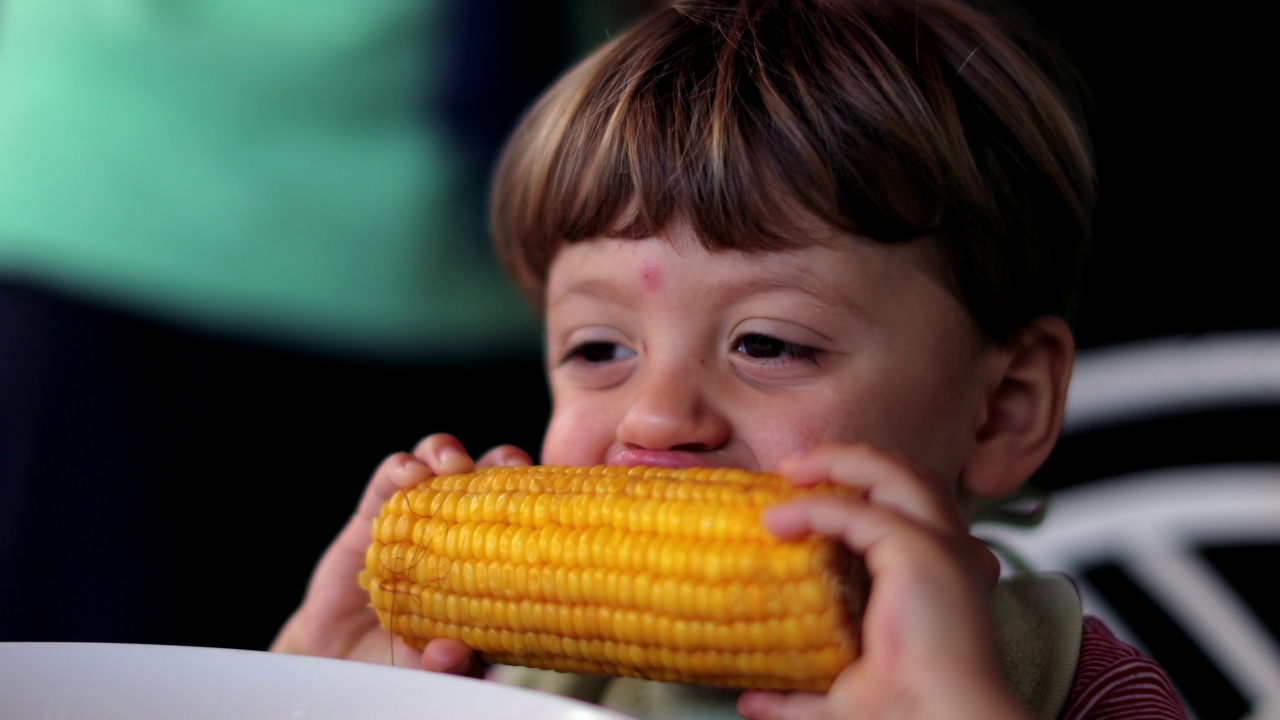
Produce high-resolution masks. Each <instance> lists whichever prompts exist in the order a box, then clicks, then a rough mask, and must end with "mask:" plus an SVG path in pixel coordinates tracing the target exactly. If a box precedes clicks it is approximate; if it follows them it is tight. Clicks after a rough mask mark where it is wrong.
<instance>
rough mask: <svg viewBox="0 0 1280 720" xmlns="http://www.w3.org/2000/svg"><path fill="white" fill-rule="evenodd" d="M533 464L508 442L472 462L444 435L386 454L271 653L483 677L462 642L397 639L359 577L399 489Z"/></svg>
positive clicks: (460, 447) (317, 569) (322, 559)
mask: <svg viewBox="0 0 1280 720" xmlns="http://www.w3.org/2000/svg"><path fill="white" fill-rule="evenodd" d="M531 462H532V461H531V460H530V457H529V455H528V454H527V453H525V452H524V451H523V450H520V449H519V448H516V447H514V446H510V445H504V446H500V447H497V448H494V449H493V450H490V451H489V452H488V453H486V454H485V455H484V456H483V457H481V458H480V460H479V461H478V462H473V461H472V459H471V457H470V456H469V455H467V453H466V450H465V449H464V448H463V446H462V444H461V443H460V442H459V441H458V440H457V439H456V438H454V437H453V436H451V435H446V434H435V435H431V436H428V437H427V438H425V439H423V440H422V441H421V442H420V443H418V445H417V447H415V448H414V451H413V452H412V453H406V452H400V453H395V454H393V455H391V456H389V457H387V458H386V459H385V460H384V461H383V462H382V463H381V465H379V466H378V469H377V471H376V472H374V474H373V478H372V479H371V480H370V481H369V484H368V486H366V488H365V491H364V495H363V497H361V499H360V504H359V506H358V507H357V508H356V512H355V513H354V514H353V515H352V516H351V519H350V520H349V521H348V522H347V524H346V526H345V527H343V528H342V530H341V532H339V533H338V536H337V537H336V538H335V539H334V541H333V543H332V544H330V545H329V547H328V548H327V549H326V550H325V552H324V555H322V556H321V558H320V561H319V563H318V564H317V565H316V568H315V571H314V572H313V573H312V576H311V580H310V582H309V583H308V585H307V590H306V594H305V595H304V597H303V601H302V604H301V605H300V606H299V607H298V609H297V610H295V611H294V612H293V614H292V615H291V616H290V617H289V619H288V620H287V621H285V624H284V626H283V627H282V628H281V630H280V632H279V634H278V635H277V636H276V638H275V640H274V641H272V643H271V647H270V650H271V651H272V652H282V653H292V654H298V655H318V656H322V657H335V658H345V659H349V660H362V661H365V662H376V663H384V664H394V665H396V666H398V667H421V668H423V669H426V670H434V671H437V672H449V673H454V674H467V675H475V676H479V675H480V674H481V669H482V668H481V666H480V664H479V663H478V662H477V661H476V659H475V658H474V656H473V655H472V653H471V651H470V650H468V649H467V648H466V646H464V645H462V644H460V643H457V642H454V641H450V640H437V641H433V642H432V643H431V644H430V645H428V646H427V648H426V650H425V651H418V650H414V649H412V648H410V647H409V646H408V645H406V644H405V643H404V641H403V640H402V639H400V638H399V637H395V638H393V637H392V636H391V633H389V632H388V631H387V630H386V629H384V628H383V627H382V625H381V624H380V623H379V622H378V618H377V615H376V614H375V613H374V612H373V610H371V609H370V608H369V594H368V592H366V591H365V590H364V589H362V588H361V587H360V585H359V583H358V580H357V579H358V577H359V575H360V572H361V570H363V569H364V566H365V552H366V551H367V550H368V548H369V543H370V537H371V528H372V525H373V519H374V518H375V517H377V515H378V513H379V511H380V510H381V509H382V505H383V504H384V503H386V502H387V501H388V500H390V499H391V497H392V496H393V495H394V494H395V493H396V492H397V491H399V490H401V489H403V488H407V487H411V486H413V485H417V484H418V483H421V482H423V481H425V480H427V479H428V478H430V477H432V476H433V475H438V474H447V473H461V472H470V471H472V470H473V469H475V468H476V467H484V466H489V465H528V464H530V463H531Z"/></svg>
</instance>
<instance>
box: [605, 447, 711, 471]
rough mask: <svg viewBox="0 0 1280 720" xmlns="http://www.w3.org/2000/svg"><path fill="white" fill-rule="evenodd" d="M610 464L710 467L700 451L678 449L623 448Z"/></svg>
mask: <svg viewBox="0 0 1280 720" xmlns="http://www.w3.org/2000/svg"><path fill="white" fill-rule="evenodd" d="M609 464H610V465H648V466H650V467H665V468H686V467H710V466H711V464H712V463H709V462H708V461H707V459H706V458H705V457H703V456H701V455H699V454H698V453H691V452H684V451H678V450H623V451H622V452H620V453H618V454H617V455H614V456H613V458H612V459H611V460H609Z"/></svg>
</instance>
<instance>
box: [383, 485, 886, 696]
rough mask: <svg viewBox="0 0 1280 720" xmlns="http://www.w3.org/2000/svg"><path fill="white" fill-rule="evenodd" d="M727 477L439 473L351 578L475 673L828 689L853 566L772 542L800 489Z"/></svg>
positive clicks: (861, 579)
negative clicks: (456, 649)
mask: <svg viewBox="0 0 1280 720" xmlns="http://www.w3.org/2000/svg"><path fill="white" fill-rule="evenodd" d="M825 491H830V492H839V491H841V490H840V489H839V488H831V487H822V488H816V489H815V488H810V489H801V488H796V487H795V486H793V485H791V484H790V483H788V482H786V481H785V480H783V479H782V478H781V477H779V476H777V475H774V474H771V473H759V472H748V471H744V470H735V469H726V468H718V469H713V468H688V469H680V470H674V469H668V468H653V467H616V466H595V467H571V466H533V467H523V468H493V469H489V470H483V471H480V472H476V473H468V474H465V475H452V476H439V477H435V478H432V479H431V480H429V481H427V482H425V483H423V484H422V485H421V486H419V487H417V488H412V489H410V490H408V491H405V492H401V493H398V494H397V495H396V496H395V497H394V498H392V500H391V501H389V502H388V503H387V504H386V506H385V507H384V508H383V512H382V514H381V516H380V517H378V518H377V519H376V520H375V522H374V525H373V542H372V543H371V545H370V547H369V551H368V555H367V557H366V569H365V571H364V572H363V573H361V577H360V583H361V585H362V586H363V587H364V588H365V589H367V590H368V591H369V593H370V598H371V600H372V605H373V607H374V609H375V610H376V611H377V613H378V616H379V618H380V619H381V621H382V624H383V626H384V627H386V628H388V629H389V630H390V631H391V632H393V633H395V634H397V635H400V636H402V637H404V638H405V640H406V642H408V644H409V645H411V646H413V647H417V648H422V647H424V646H425V645H426V643H427V642H428V641H429V640H431V639H433V638H437V637H447V638H454V639H457V640H460V641H462V642H463V643H465V644H466V645H468V646H469V647H471V648H472V649H473V650H475V651H476V652H477V653H479V655H480V657H481V658H482V659H484V660H486V661H488V662H493V663H503V664H513V665H525V666H529V667H537V668H544V669H550V670H561V671H566V672H578V673H588V674H602V675H617V676H629V677H641V678H648V679H654V680H668V681H680V682H690V683H701V684H709V685H724V686H732V687H742V688H777V689H806V690H820V691H821V690H826V689H827V688H828V687H829V686H830V684H831V682H832V681H833V680H834V679H835V676H836V675H837V674H838V673H839V672H840V670H841V669H843V668H844V667H845V666H846V665H847V664H848V663H849V662H850V661H851V660H852V659H853V657H854V656H855V654H856V652H857V649H858V637H857V628H858V622H857V620H856V618H857V617H858V616H859V615H860V614H861V609H862V604H863V603H864V602H865V593H866V587H867V580H866V576H865V570H864V568H863V567H862V564H861V562H860V561H859V560H858V559H856V558H854V557H853V556H852V555H851V554H850V553H849V552H848V551H847V550H845V549H844V548H843V546H841V545H838V544H835V543H830V542H827V541H824V540H821V539H817V538H814V539H810V540H804V541H798V542H781V541H778V540H777V539H775V538H773V537H772V536H770V535H769V534H768V533H767V532H766V531H765V530H764V529H763V527H762V526H761V525H760V521H759V514H760V511H761V510H762V509H763V508H764V507H766V506H768V505H771V504H774V503H777V502H780V501H782V500H785V499H787V498H789V497H794V496H796V495H797V494H800V493H805V492H825Z"/></svg>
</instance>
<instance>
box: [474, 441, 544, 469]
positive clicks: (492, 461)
mask: <svg viewBox="0 0 1280 720" xmlns="http://www.w3.org/2000/svg"><path fill="white" fill-rule="evenodd" d="M532 464H533V457H532V456H530V455H529V453H527V452H525V451H524V450H522V449H520V448H518V447H516V446H515V445H499V446H497V447H495V448H493V449H492V450H489V451H488V452H486V453H485V454H484V455H481V456H480V459H479V460H477V461H476V467H477V468H486V467H525V466H528V465H532Z"/></svg>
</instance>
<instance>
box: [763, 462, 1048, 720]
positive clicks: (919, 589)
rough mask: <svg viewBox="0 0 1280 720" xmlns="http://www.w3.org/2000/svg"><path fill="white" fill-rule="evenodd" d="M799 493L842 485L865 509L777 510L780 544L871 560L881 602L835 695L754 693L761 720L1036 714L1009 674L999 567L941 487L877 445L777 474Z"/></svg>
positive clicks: (773, 516) (785, 467) (874, 599)
mask: <svg viewBox="0 0 1280 720" xmlns="http://www.w3.org/2000/svg"><path fill="white" fill-rule="evenodd" d="M779 469H780V470H781V472H782V473H783V474H784V475H787V476H788V477H789V478H791V479H792V480H793V481H795V482H797V483H799V484H811V483H814V482H818V481H821V480H834V481H836V482H840V483H842V484H846V485H850V486H853V487H858V488H862V489H864V490H865V491H866V493H867V499H866V501H854V500H850V501H843V502H834V503H833V502H832V501H830V500H829V499H824V500H821V501H811V500H800V501H795V502H791V503H787V504H785V505H780V506H777V507H774V508H771V509H770V510H769V511H768V512H766V514H765V518H764V520H765V524H766V526H767V527H768V528H769V530H770V531H771V532H773V533H775V534H776V535H778V536H780V537H784V538H786V537H799V536H801V535H804V534H807V533H810V532H816V533H819V534H821V535H825V536H828V537H832V538H835V539H838V540H841V541H842V542H844V543H845V544H846V545H848V546H849V548H850V549H852V550H853V551H855V552H857V553H859V554H862V555H863V556H864V557H865V559H866V563H867V570H868V572H869V573H870V575H871V594H870V599H869V601H868V604H867V609H866V613H865V614H864V616H863V623H862V654H861V656H860V657H859V659H858V660H856V661H854V663H853V664H852V665H850V666H849V667H848V668H847V669H846V670H845V671H844V673H842V674H841V675H840V677H839V678H837V680H836V682H835V684H834V685H833V686H832V688H831V690H830V691H829V692H828V693H827V694H826V695H814V694H808V693H791V694H779V693H765V692H752V693H745V694H744V695H743V696H742V698H741V700H740V701H739V704H738V710H739V712H740V713H742V715H743V716H745V717H747V718H752V719H754V720H790V719H792V718H810V717H821V718H844V717H858V718H878V717H886V718H887V717H893V718H941V717H946V718H982V719H984V720H1000V719H1003V718H1009V719H1013V718H1017V719H1018V720H1024V719H1027V718H1030V717H1031V712H1030V710H1029V709H1028V708H1026V707H1025V706H1024V705H1023V704H1022V702H1021V700H1020V699H1019V698H1018V697H1017V695H1016V693H1015V692H1014V690H1013V688H1012V687H1010V686H1009V684H1008V683H1007V681H1006V680H1005V679H1004V676H1003V674H1002V672H1001V668H1000V663H999V656H998V650H997V645H996V633H995V627H994V620H993V618H992V614H991V606H990V602H991V591H992V588H993V587H994V585H995V583H996V581H997V579H998V576H999V563H998V561H997V560H996V558H995V557H994V556H993V555H992V554H991V553H990V551H989V550H987V549H986V548H985V547H984V546H983V545H982V543H981V542H979V541H978V540H977V539H976V538H973V537H972V536H970V535H969V532H968V526H967V522H966V521H965V520H964V519H963V518H962V517H960V515H959V511H958V510H957V509H956V507H955V501H954V499H952V498H950V497H947V496H945V495H944V493H945V490H942V489H941V488H943V487H944V484H943V483H939V482H928V481H927V479H926V474H925V472H924V471H923V470H922V469H921V468H918V467H914V466H913V465H912V464H911V463H909V462H908V461H905V460H903V459H902V458H898V457H894V456H892V455H890V454H888V453H885V452H882V451H879V450H876V449H874V448H870V447H867V446H851V445H844V446H826V447H822V448H818V449H816V450H814V451H812V452H809V453H806V454H805V455H803V456H800V457H796V458H791V459H789V460H788V461H786V462H784V463H783V464H782V465H781V467H780V468H779Z"/></svg>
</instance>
